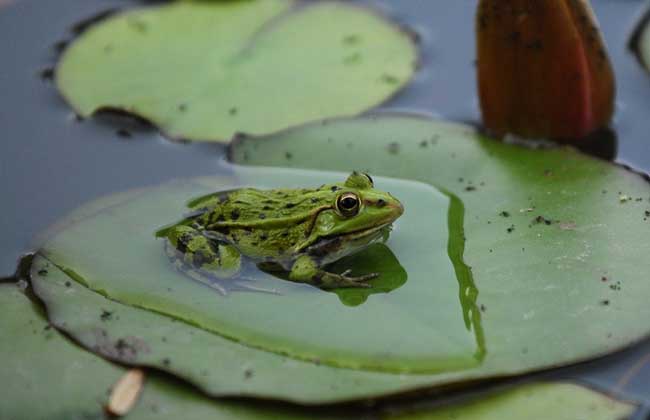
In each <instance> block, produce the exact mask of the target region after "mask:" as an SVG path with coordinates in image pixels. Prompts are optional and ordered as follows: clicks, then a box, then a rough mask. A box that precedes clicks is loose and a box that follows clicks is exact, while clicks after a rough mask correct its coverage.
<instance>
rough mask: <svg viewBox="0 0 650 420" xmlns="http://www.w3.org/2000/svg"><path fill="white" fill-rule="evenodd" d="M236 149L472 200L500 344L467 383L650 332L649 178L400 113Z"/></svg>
mask: <svg viewBox="0 0 650 420" xmlns="http://www.w3.org/2000/svg"><path fill="white" fill-rule="evenodd" d="M342 150H343V151H344V152H343V153H342V152H341V151H342ZM230 156H231V160H232V161H233V162H235V163H241V164H249V165H265V166H286V167H294V168H318V169H329V170H341V169H346V168H349V167H357V168H360V169H363V170H367V171H369V172H370V173H374V174H380V175H385V176H393V177H400V178H406V179H412V180H419V181H422V182H426V183H429V184H431V185H436V186H438V187H440V188H442V189H445V190H447V191H449V192H450V193H451V194H454V195H456V196H457V197H459V199H460V200H462V202H463V204H464V206H465V221H464V230H465V236H466V238H467V242H466V244H465V247H466V248H465V253H464V257H463V258H464V260H465V262H466V263H467V265H468V266H470V267H471V270H472V273H473V277H474V284H475V285H476V288H477V289H478V299H477V304H478V306H479V308H480V310H481V315H480V318H481V325H482V331H483V333H484V337H485V348H486V355H485V358H484V359H483V362H482V364H481V365H480V366H477V367H475V368H473V369H468V370H466V371H464V372H463V375H462V376H463V378H464V379H470V378H475V377H481V376H492V375H508V374H515V373H522V372H527V371H531V370H536V369H541V368H544V367H550V366H558V365H564V364H568V363H573V362H576V361H580V360H586V359H589V358H593V357H596V356H599V355H603V354H606V353H608V352H611V351H614V350H617V349H620V348H623V347H625V346H627V345H629V344H631V343H634V342H637V341H639V340H640V339H641V338H643V337H647V336H648V333H649V328H648V324H647V323H646V322H645V320H646V319H648V316H649V315H650V307H648V305H647V303H646V299H645V296H648V294H650V284H649V283H648V282H647V281H646V280H645V278H644V276H643V275H642V273H645V272H647V271H648V270H650V261H649V260H648V258H647V255H649V253H650V243H649V242H648V240H647V237H648V233H649V232H650V185H649V184H648V182H647V181H646V180H645V179H644V178H643V177H642V176H640V175H639V174H636V173H634V172H632V171H629V170H627V169H625V168H622V167H620V166H617V165H614V164H611V163H608V162H605V161H601V160H599V159H595V158H591V157H589V156H586V155H583V154H581V153H579V152H577V151H575V150H573V149H570V148H558V149H547V150H530V149H527V148H523V147H519V146H515V145H508V144H503V143H500V142H496V141H493V140H491V139H488V138H485V137H483V136H481V135H480V134H478V133H477V132H476V131H475V130H474V129H473V128H471V127H468V126H465V125H461V124H452V123H445V122H439V121H433V120H429V119H424V118H417V117H410V116H405V115H388V114H384V115H375V116H367V117H362V118H354V119H339V120H331V121H325V122H323V123H316V124H309V125H306V126H303V127H299V128H295V129H290V130H287V131H285V132H282V133H278V134H274V135H271V136H267V137H261V138H245V137H244V138H241V139H239V140H238V141H237V142H236V143H234V144H233V145H232V146H231V151H230ZM288 157H290V158H288ZM396 193H397V192H396ZM406 208H407V211H408V206H406ZM409 281H410V280H409ZM432 310H437V308H435V307H434V308H432ZM457 380H458V378H456V379H450V378H448V377H447V378H445V377H444V375H439V376H437V377H436V378H435V379H434V380H433V382H434V383H439V384H441V383H449V382H451V381H457Z"/></svg>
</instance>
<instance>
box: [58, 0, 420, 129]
mask: <svg viewBox="0 0 650 420" xmlns="http://www.w3.org/2000/svg"><path fill="white" fill-rule="evenodd" d="M416 61H417V53H416V48H415V46H414V43H413V40H412V37H410V36H409V35H408V34H407V33H405V32H403V31H401V30H400V29H399V28H397V27H396V26H394V25H393V24H391V23H389V22H387V21H386V20H385V19H383V18H382V17H381V16H379V15H378V14H376V13H373V12H371V11H369V10H365V9H363V8H360V7H357V6H352V5H348V4H346V3H345V2H300V1H292V0H264V1H260V0H257V1H227V2H225V1H224V2H217V1H214V2H212V1H199V0H195V1H176V2H171V3H169V4H165V5H159V6H154V7H147V8H142V9H138V10H133V11H127V12H124V13H120V14H118V15H116V16H114V17H111V18H109V19H107V20H105V21H103V22H100V23H99V24H97V25H94V26H92V27H91V28H90V29H88V30H87V31H86V32H84V33H83V34H82V35H81V36H80V37H79V38H78V39H77V40H76V41H75V42H74V43H73V44H72V45H71V46H70V47H69V48H68V49H67V50H66V52H65V54H64V55H63V57H62V59H61V61H60V63H59V64H58V67H57V69H56V82H57V86H58V87H59V89H60V91H61V92H62V94H63V96H64V97H65V98H66V100H67V101H68V102H69V103H70V105H71V106H72V107H73V108H74V109H75V110H76V111H77V112H78V113H79V114H81V115H82V116H86V117H87V116H90V115H92V114H93V113H95V112H96V111H98V110H101V109H103V108H112V109H119V110H122V111H126V112H130V113H133V114H136V115H138V116H141V117H144V118H146V119H148V120H150V121H151V122H153V123H154V124H156V125H157V126H159V127H160V129H161V130H162V131H164V132H165V133H166V134H167V135H169V136H171V137H173V138H183V139H192V140H206V141H227V140H229V139H230V137H231V136H232V135H233V134H234V133H236V132H241V131H243V132H247V133H258V134H259V133H269V132H273V131H276V130H278V129H282V128H285V127H289V126H292V125H295V124H299V123H303V122H307V121H312V120H316V119H319V118H324V117H330V116H341V115H353V114H357V113H359V112H362V111H364V110H366V109H368V108H371V107H373V106H375V105H377V104H379V103H381V102H383V101H384V100H386V99H387V98H388V97H390V96H391V95H393V94H394V93H395V92H396V91H397V90H399V89H400V88H402V87H403V86H404V85H405V84H406V83H407V82H408V80H409V79H410V78H411V76H412V75H413V72H414V69H415V66H416ZM117 75H119V77H118V76H117Z"/></svg>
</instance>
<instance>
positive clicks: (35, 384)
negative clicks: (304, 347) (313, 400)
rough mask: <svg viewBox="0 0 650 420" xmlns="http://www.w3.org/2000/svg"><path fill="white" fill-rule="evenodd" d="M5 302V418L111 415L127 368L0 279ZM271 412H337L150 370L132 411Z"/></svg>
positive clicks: (0, 409) (301, 415) (181, 414)
mask: <svg viewBox="0 0 650 420" xmlns="http://www.w3.org/2000/svg"><path fill="white" fill-rule="evenodd" d="M64 287H65V285H64ZM74 287H75V285H72V284H71V285H70V288H69V289H67V290H68V293H74ZM0 306H1V307H2V308H3V310H4V313H3V316H2V317H0V330H1V331H2V332H3V336H2V340H0V357H1V358H2V361H3V362H2V363H1V364H0V377H1V378H2V380H3V381H4V383H6V384H10V386H6V387H5V389H4V390H3V398H2V400H1V401H0V418H2V419H6V420H14V419H16V420H17V419H26V418H29V419H33V420H40V419H43V420H58V419H60V420H73V419H104V418H106V415H105V411H104V406H105V405H106V403H107V401H108V395H109V394H110V391H111V388H112V387H113V386H114V385H115V383H116V382H117V381H118V380H119V379H120V377H121V376H122V375H124V374H125V373H126V369H125V368H123V367H120V366H117V365H114V364H112V363H109V362H107V361H106V360H103V359H102V358H100V357H97V356H96V355H94V354H92V353H88V352H86V351H84V350H83V349H81V348H79V347H78V346H77V345H75V344H74V343H72V342H71V341H70V340H69V339H68V338H66V337H64V336H63V335H62V334H61V333H59V332H58V331H57V330H56V329H55V328H53V327H52V326H51V325H50V324H49V323H48V322H47V320H46V319H45V316H44V314H43V313H42V310H41V308H40V307H39V306H38V305H36V304H34V303H32V302H31V301H30V300H29V299H28V298H27V296H26V295H25V294H24V292H23V291H21V290H20V289H19V288H18V287H17V286H16V285H13V284H2V285H0ZM269 413H271V414H269ZM273 416H281V417H282V418H286V419H296V420H299V419H307V418H314V417H315V416H316V417H318V418H319V419H323V420H325V419H327V418H332V417H330V416H328V415H318V414H314V413H311V414H309V415H307V413H305V412H300V410H295V409H290V408H283V407H266V406H263V405H260V406H254V405H252V404H250V403H249V404H239V403H235V402H217V401H214V400H210V399H209V398H207V397H205V396H203V395H201V394H200V393H197V392H196V391H195V390H193V389H191V388H190V387H189V386H187V385H185V384H183V383H180V382H178V381H173V380H169V378H163V377H161V376H160V375H158V374H155V373H153V372H149V373H148V375H147V380H146V382H145V386H144V389H143V392H142V394H141V396H140V399H139V401H138V402H137V404H136V405H135V407H134V408H133V410H132V411H131V412H130V413H129V414H128V418H129V419H130V420H144V419H178V418H183V419H188V420H193V419H197V420H198V419H206V418H210V419H232V418H244V419H267V418H271V417H273ZM336 418H340V417H338V416H337V417H336Z"/></svg>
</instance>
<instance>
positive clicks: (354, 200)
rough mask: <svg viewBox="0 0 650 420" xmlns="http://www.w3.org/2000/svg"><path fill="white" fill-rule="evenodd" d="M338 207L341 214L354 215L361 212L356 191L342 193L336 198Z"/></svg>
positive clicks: (345, 215)
mask: <svg viewBox="0 0 650 420" xmlns="http://www.w3.org/2000/svg"><path fill="white" fill-rule="evenodd" d="M336 209H337V210H338V211H339V213H340V214H341V216H344V217H352V216H356V214H357V213H359V197H357V195H356V194H354V193H345V194H341V195H340V196H339V198H337V199H336Z"/></svg>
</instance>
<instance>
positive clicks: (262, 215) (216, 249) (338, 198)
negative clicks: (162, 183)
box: [159, 172, 404, 294]
mask: <svg viewBox="0 0 650 420" xmlns="http://www.w3.org/2000/svg"><path fill="white" fill-rule="evenodd" d="M190 208H192V209H193V210H194V212H193V213H192V214H191V215H189V216H188V217H186V218H185V219H184V220H183V221H182V222H180V223H178V224H176V225H174V226H172V227H170V228H166V229H163V230H161V231H160V232H159V236H163V237H165V238H167V241H166V247H165V248H166V251H167V254H168V255H169V256H170V258H171V260H172V261H173V262H174V264H175V265H176V266H177V268H178V269H179V270H181V271H183V272H184V273H186V274H188V275H190V276H191V277H193V278H195V279H197V280H199V281H202V282H204V283H205V282H209V283H210V284H211V285H212V286H213V287H215V288H217V290H219V291H220V292H222V293H223V294H225V289H224V288H223V287H222V286H219V285H218V284H217V283H215V282H214V281H210V279H214V278H217V279H227V278H233V277H235V276H236V274H237V273H238V272H239V271H240V269H241V266H242V256H244V257H246V258H247V259H249V260H251V261H253V262H254V263H256V264H257V265H258V267H259V268H260V269H262V270H264V271H267V272H268V271H271V272H281V273H284V274H285V277H288V279H289V280H291V281H294V282H301V283H308V284H311V285H313V286H316V287H319V288H322V289H334V288H341V287H371V285H370V283H368V281H369V280H371V279H373V278H375V277H377V276H378V275H379V274H378V273H367V274H362V275H359V276H351V275H350V274H351V270H346V271H344V272H342V273H340V274H336V273H331V272H328V271H326V270H325V269H324V267H325V266H327V265H328V264H330V263H332V262H334V261H336V260H338V259H340V258H342V257H344V256H346V255H350V254H353V253H356V252H358V251H360V250H362V249H364V248H365V247H367V246H369V245H370V244H372V243H374V242H376V241H379V240H381V239H382V238H383V239H384V240H385V239H387V237H388V233H389V231H390V228H391V226H392V223H393V222H394V221H395V220H396V219H397V218H398V217H400V216H401V215H402V213H403V212H404V207H403V206H402V204H401V203H400V202H399V200H397V199H396V198H395V197H393V196H392V195H391V194H389V193H387V192H384V191H381V190H378V189H375V188H374V183H373V180H372V178H371V177H370V176H369V175H367V174H364V173H359V172H353V173H352V174H351V175H350V176H349V177H348V178H347V179H346V180H345V182H343V183H337V184H330V185H322V186H320V187H319V188H315V189H272V190H259V189H254V188H242V189H237V190H232V191H224V192H221V193H217V194H213V195H210V196H206V197H203V198H201V199H198V200H194V202H193V203H190Z"/></svg>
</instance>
